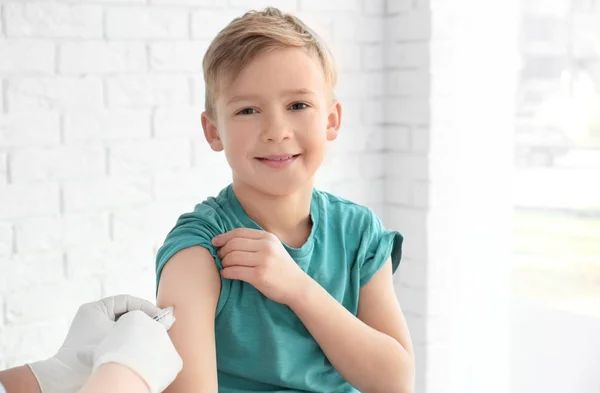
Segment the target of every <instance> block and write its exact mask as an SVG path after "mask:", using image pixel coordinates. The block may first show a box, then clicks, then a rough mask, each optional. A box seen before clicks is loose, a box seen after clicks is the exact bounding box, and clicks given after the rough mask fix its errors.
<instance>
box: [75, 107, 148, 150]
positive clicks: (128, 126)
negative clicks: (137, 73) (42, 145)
mask: <svg viewBox="0 0 600 393" xmlns="http://www.w3.org/2000/svg"><path fill="white" fill-rule="evenodd" d="M150 119H151V112H150V111H149V110H125V109H114V110H107V111H77V112H72V113H67V114H66V115H65V141H66V143H90V142H98V141H111V140H120V141H123V140H128V139H145V138H149V137H150V130H151V128H150V127H151V126H150Z"/></svg>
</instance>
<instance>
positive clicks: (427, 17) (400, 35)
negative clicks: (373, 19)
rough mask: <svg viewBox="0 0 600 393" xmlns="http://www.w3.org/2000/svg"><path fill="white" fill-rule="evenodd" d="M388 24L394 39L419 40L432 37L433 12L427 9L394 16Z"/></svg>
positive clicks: (390, 34) (388, 30)
mask: <svg viewBox="0 0 600 393" xmlns="http://www.w3.org/2000/svg"><path fill="white" fill-rule="evenodd" d="M386 24H387V30H386V31H387V32H389V36H390V38H391V40H392V41H419V40H428V39H429V38H430V37H431V13H430V11H429V10H427V9H419V10H414V11H411V12H407V13H403V14H400V15H397V16H393V17H391V18H389V19H388V20H386Z"/></svg>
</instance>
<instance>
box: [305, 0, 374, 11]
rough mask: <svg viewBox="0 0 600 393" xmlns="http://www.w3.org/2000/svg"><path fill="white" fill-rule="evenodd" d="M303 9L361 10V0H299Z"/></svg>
mask: <svg viewBox="0 0 600 393" xmlns="http://www.w3.org/2000/svg"><path fill="white" fill-rule="evenodd" d="M299 2H300V5H299V8H300V9H301V10H303V11H354V12H357V11H360V10H361V8H362V7H361V2H360V0H329V1H322V0H299Z"/></svg>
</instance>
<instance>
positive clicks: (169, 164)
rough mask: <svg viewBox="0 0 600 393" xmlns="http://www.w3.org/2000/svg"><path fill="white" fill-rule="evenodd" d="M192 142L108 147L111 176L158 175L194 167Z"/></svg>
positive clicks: (167, 141)
mask: <svg viewBox="0 0 600 393" xmlns="http://www.w3.org/2000/svg"><path fill="white" fill-rule="evenodd" d="M191 154H192V148H191V144H190V141H189V139H184V138H181V139H180V138H168V139H167V138H165V139H160V140H159V139H153V140H149V141H144V142H131V143H121V144H117V145H113V146H110V147H109V168H110V173H111V174H117V175H121V174H128V173H138V172H155V171H159V170H170V169H181V168H188V167H190V166H191V163H192V158H191Z"/></svg>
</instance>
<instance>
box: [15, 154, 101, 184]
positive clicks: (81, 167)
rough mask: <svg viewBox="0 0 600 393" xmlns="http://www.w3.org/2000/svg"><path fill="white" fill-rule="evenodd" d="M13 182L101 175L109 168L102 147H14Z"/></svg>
mask: <svg viewBox="0 0 600 393" xmlns="http://www.w3.org/2000/svg"><path fill="white" fill-rule="evenodd" d="M10 168H11V175H12V179H13V183H15V184H17V183H27V182H35V181H44V180H46V181H53V180H64V179H72V178H85V177H94V176H101V175H103V174H104V173H105V169H106V154H105V151H104V148H103V147H102V146H62V147H58V148H56V147H52V148H47V147H33V148H20V149H15V150H13V152H12V154H11V156H10Z"/></svg>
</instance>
